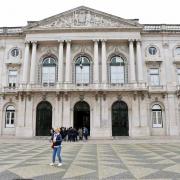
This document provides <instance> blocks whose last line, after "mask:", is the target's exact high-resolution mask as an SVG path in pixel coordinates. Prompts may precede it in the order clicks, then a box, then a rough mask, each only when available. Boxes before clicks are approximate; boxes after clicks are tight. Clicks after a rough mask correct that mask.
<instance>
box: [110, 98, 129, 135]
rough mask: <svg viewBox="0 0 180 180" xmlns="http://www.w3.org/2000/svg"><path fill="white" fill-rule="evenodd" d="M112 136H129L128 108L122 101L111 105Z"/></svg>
mask: <svg viewBox="0 0 180 180" xmlns="http://www.w3.org/2000/svg"><path fill="white" fill-rule="evenodd" d="M112 136H129V122H128V106H127V104H126V103H125V102H123V101H117V102H115V103H113V105H112Z"/></svg>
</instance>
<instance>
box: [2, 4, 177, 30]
mask: <svg viewBox="0 0 180 180" xmlns="http://www.w3.org/2000/svg"><path fill="white" fill-rule="evenodd" d="M82 5H83V6H87V7H90V8H93V9H97V10H100V11H103V12H106V13H109V14H112V15H116V16H119V17H121V18H124V19H139V22H140V23H142V24H180V0H1V2H0V6H1V8H0V27H11V26H25V25H27V21H39V20H42V19H45V18H47V17H50V16H53V15H56V14H59V13H62V12H64V11H67V10H70V9H72V8H76V7H78V6H82Z"/></svg>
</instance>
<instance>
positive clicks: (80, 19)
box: [38, 9, 135, 28]
mask: <svg viewBox="0 0 180 180" xmlns="http://www.w3.org/2000/svg"><path fill="white" fill-rule="evenodd" d="M54 19H55V20H54V21H52V19H49V22H47V21H45V22H44V23H43V22H42V23H43V24H42V25H40V26H38V27H39V28H51V27H54V28H59V27H60V28H67V27H130V26H132V27H133V26H135V24H131V23H130V22H129V23H128V22H126V21H125V20H123V19H120V18H115V17H114V16H108V15H104V14H103V13H102V14H100V13H96V12H94V11H91V10H89V9H77V10H75V11H74V12H71V13H69V14H64V15H63V14H62V15H61V16H60V17H58V16H57V17H56V18H54Z"/></svg>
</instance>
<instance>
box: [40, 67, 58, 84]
mask: <svg viewBox="0 0 180 180" xmlns="http://www.w3.org/2000/svg"><path fill="white" fill-rule="evenodd" d="M55 71H56V69H55V67H43V72H42V83H43V84H46V83H47V84H54V83H55V81H56V80H55V74H56V72H55Z"/></svg>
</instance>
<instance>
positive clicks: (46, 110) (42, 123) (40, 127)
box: [36, 101, 52, 136]
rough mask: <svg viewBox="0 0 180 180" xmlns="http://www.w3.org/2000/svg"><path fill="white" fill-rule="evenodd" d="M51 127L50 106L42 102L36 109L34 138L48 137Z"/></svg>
mask: <svg viewBox="0 0 180 180" xmlns="http://www.w3.org/2000/svg"><path fill="white" fill-rule="evenodd" d="M51 127H52V106H51V104H50V103H49V102H47V101H42V102H40V103H39V104H38V106H37V108H36V136H49V132H50V129H51Z"/></svg>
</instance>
